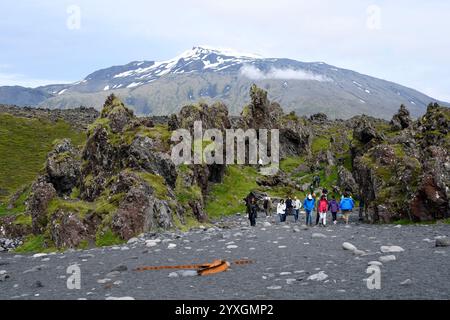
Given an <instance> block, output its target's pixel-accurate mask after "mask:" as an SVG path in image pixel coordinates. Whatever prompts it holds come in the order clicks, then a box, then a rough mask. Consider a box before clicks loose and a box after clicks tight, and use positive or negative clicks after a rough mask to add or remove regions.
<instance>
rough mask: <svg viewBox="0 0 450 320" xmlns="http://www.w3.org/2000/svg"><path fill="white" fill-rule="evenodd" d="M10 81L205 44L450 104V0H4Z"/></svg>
mask: <svg viewBox="0 0 450 320" xmlns="http://www.w3.org/2000/svg"><path fill="white" fill-rule="evenodd" d="M0 12H1V19H0V86H1V85H22V86H30V87H36V86H39V85H45V84H53V83H71V82H75V81H78V80H81V79H83V78H84V77H86V76H87V75H88V74H90V73H92V72H93V71H96V70H98V69H101V68H107V67H110V66H113V65H121V64H126V63H129V62H131V61H137V60H150V61H152V60H155V61H161V60H167V59H170V58H173V57H175V56H176V55H178V54H180V53H181V52H183V51H186V50H188V49H191V48H192V47H193V46H196V45H210V46H216V47H227V48H233V49H235V50H237V51H243V52H252V53H255V54H260V55H262V56H264V57H273V58H275V57H277V58H291V59H295V60H299V61H304V62H316V61H321V62H326V63H328V64H331V65H334V66H337V67H341V68H347V69H351V70H354V71H358V72H360V73H364V74H368V75H371V76H375V77H378V78H382V79H386V80H390V81H394V82H397V83H399V84H402V85H406V86H408V87H411V88H414V89H417V90H419V91H421V92H424V93H426V94H428V95H430V96H431V97H433V98H437V99H440V100H444V101H450V54H449V52H450V19H449V18H448V14H449V13H450V1H447V0H430V1H422V0H408V1H406V0H396V1H392V0H390V1H389V0H372V1H366V0H341V1H331V0H328V1H325V0H316V1H310V0H307V1H304V0H164V1H155V0H114V1H112V0H70V1H67V0H1V2H0Z"/></svg>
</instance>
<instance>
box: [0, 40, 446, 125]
mask: <svg viewBox="0 0 450 320" xmlns="http://www.w3.org/2000/svg"><path fill="white" fill-rule="evenodd" d="M253 83H256V84H257V85H258V86H260V87H263V88H264V89H266V90H268V91H269V92H270V95H271V98H272V99H274V100H277V101H279V102H280V103H281V104H283V105H284V106H286V109H287V110H288V111H295V112H297V113H298V114H299V115H311V114H314V113H318V112H324V113H326V114H327V115H328V116H330V117H331V118H350V117H352V116H354V115H360V114H367V115H372V116H378V117H382V118H385V119H389V118H391V117H392V115H393V114H395V112H396V111H397V110H398V107H399V106H400V105H401V104H404V105H406V106H407V107H408V108H409V109H410V110H411V114H412V115H413V116H414V117H418V116H420V115H422V114H423V113H425V110H426V106H427V105H428V104H429V103H430V102H435V101H436V102H439V103H440V104H442V105H446V106H449V104H448V103H446V102H442V101H439V100H437V99H433V98H431V97H429V96H427V95H425V94H422V93H420V92H419V91H417V90H414V89H411V88H407V87H404V86H401V85H399V84H396V83H394V82H390V81H387V80H382V79H378V78H375V77H371V76H367V75H364V74H361V73H358V72H355V71H352V70H347V69H343V68H338V67H335V66H332V65H329V64H326V63H324V62H300V61H296V60H292V59H286V58H263V57H261V56H258V55H255V54H243V53H242V54H241V53H238V52H234V51H231V50H230V49H215V48H212V47H209V46H196V47H193V48H192V49H191V50H187V51H185V52H183V53H181V54H180V55H178V56H176V57H175V58H172V59H168V60H164V61H133V62H130V63H128V64H125V65H117V66H112V67H109V68H104V69H100V70H97V71H95V72H93V73H91V74H89V75H88V76H86V77H85V78H84V79H83V80H81V81H78V82H75V83H73V84H65V85H64V84H63V85H50V86H42V87H38V88H36V90H38V91H39V92H42V93H44V94H45V95H47V96H45V97H42V99H41V101H39V102H38V103H37V104H36V103H34V104H32V105H37V106H40V107H48V108H62V109H64V108H73V107H78V106H80V105H84V106H88V107H95V108H96V109H100V108H101V106H102V102H103V101H104V100H105V98H106V97H107V96H108V95H109V94H111V93H113V92H114V93H116V94H117V95H119V96H120V97H121V98H122V99H123V100H125V102H126V103H127V104H128V105H130V107H132V108H133V109H134V110H135V111H136V113H137V114H141V115H167V114H170V113H174V112H177V111H179V110H180V109H181V107H182V106H183V105H186V104H192V103H197V102H199V101H205V102H210V101H212V100H222V101H223V102H224V103H225V104H227V105H228V106H229V108H230V111H231V113H232V114H235V115H237V114H239V113H240V112H241V111H242V108H243V107H244V106H245V103H246V93H247V92H248V90H249V88H250V86H251V85H252V84H253ZM1 98H2V95H0V103H2V99H1ZM8 103H9V104H18V105H21V104H19V103H14V101H10V100H9V101H8Z"/></svg>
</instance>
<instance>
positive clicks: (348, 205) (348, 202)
mask: <svg viewBox="0 0 450 320" xmlns="http://www.w3.org/2000/svg"><path fill="white" fill-rule="evenodd" d="M339 206H340V208H341V211H342V214H343V215H344V220H345V224H348V221H349V219H350V215H351V213H352V211H353V208H354V207H355V201H353V199H352V197H351V196H350V194H349V193H348V192H345V193H344V196H343V197H342V199H341V203H340V205H339Z"/></svg>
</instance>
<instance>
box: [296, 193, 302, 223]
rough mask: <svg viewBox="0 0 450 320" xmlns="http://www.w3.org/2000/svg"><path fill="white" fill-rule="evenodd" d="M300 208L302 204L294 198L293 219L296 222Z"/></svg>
mask: <svg viewBox="0 0 450 320" xmlns="http://www.w3.org/2000/svg"><path fill="white" fill-rule="evenodd" d="M301 208H302V202H301V201H300V200H298V198H297V197H295V198H294V219H295V222H296V223H297V222H298V217H299V215H300V209H301Z"/></svg>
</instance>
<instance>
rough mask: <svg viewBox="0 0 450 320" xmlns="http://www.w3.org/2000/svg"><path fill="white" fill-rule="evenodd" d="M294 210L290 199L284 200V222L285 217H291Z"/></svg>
mask: <svg viewBox="0 0 450 320" xmlns="http://www.w3.org/2000/svg"><path fill="white" fill-rule="evenodd" d="M293 209H294V204H293V203H292V199H291V197H289V196H288V198H287V199H286V214H285V215H284V219H285V220H284V221H283V222H285V221H286V217H287V216H290V215H292V210H293Z"/></svg>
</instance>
